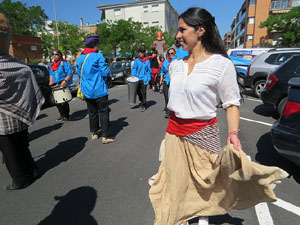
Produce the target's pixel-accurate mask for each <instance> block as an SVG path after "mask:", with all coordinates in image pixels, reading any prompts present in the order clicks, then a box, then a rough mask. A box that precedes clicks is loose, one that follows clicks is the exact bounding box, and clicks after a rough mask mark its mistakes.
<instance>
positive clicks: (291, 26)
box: [259, 6, 300, 47]
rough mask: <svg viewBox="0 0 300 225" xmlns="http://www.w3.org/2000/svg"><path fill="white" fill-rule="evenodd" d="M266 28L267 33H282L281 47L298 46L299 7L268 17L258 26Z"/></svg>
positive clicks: (299, 40)
mask: <svg viewBox="0 0 300 225" xmlns="http://www.w3.org/2000/svg"><path fill="white" fill-rule="evenodd" d="M259 27H260V28H264V27H266V28H267V30H268V32H278V33H282V41H281V43H279V45H280V46H282V47H293V46H299V45H300V6H298V7H294V8H292V9H291V10H290V11H289V12H288V13H286V14H280V15H270V16H269V17H268V19H267V20H266V21H264V22H262V23H261V24H260V25H259Z"/></svg>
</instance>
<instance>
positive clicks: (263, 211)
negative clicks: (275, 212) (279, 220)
mask: <svg viewBox="0 0 300 225" xmlns="http://www.w3.org/2000/svg"><path fill="white" fill-rule="evenodd" d="M255 212H256V215H257V219H258V222H259V224H260V225H274V223H273V219H272V217H271V214H270V211H269V208H268V205H267V203H265V202H263V203H259V204H257V205H256V206H255Z"/></svg>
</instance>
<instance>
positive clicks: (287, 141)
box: [271, 77, 300, 166]
mask: <svg viewBox="0 0 300 225" xmlns="http://www.w3.org/2000/svg"><path fill="white" fill-rule="evenodd" d="M289 86H290V87H289V91H288V98H287V102H286V104H285V106H284V109H283V112H282V115H281V117H280V119H279V120H278V121H276V122H275V123H274V124H273V126H272V130H271V136H272V141H273V145H274V147H275V149H276V150H277V151H278V153H279V154H281V155H282V156H283V157H285V158H287V159H289V160H290V161H292V162H294V163H295V164H297V165H298V166H300V77H294V78H292V79H291V80H290V81H289Z"/></svg>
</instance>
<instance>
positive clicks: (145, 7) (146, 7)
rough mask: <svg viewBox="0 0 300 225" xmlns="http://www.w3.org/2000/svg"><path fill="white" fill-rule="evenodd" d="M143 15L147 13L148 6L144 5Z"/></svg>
mask: <svg viewBox="0 0 300 225" xmlns="http://www.w3.org/2000/svg"><path fill="white" fill-rule="evenodd" d="M143 8H144V13H148V12H149V11H148V6H147V5H145V6H144V7H143Z"/></svg>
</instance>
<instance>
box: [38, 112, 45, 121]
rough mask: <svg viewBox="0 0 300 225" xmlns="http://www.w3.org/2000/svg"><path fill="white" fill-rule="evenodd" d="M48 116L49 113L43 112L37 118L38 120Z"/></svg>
mask: <svg viewBox="0 0 300 225" xmlns="http://www.w3.org/2000/svg"><path fill="white" fill-rule="evenodd" d="M46 117H48V115H47V114H46V113H43V114H40V115H39V116H38V117H37V118H36V120H39V119H43V118H46Z"/></svg>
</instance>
